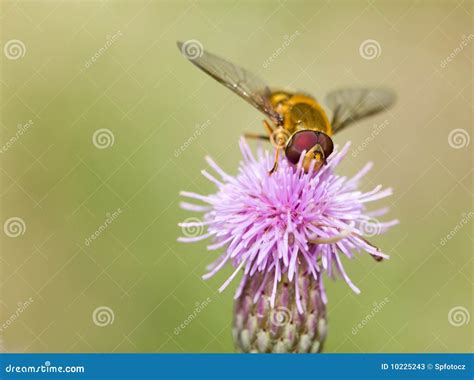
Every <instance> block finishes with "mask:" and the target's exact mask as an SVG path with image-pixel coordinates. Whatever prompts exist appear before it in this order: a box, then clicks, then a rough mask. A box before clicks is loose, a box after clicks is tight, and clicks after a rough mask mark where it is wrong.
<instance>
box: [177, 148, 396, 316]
mask: <svg viewBox="0 0 474 380" xmlns="http://www.w3.org/2000/svg"><path fill="white" fill-rule="evenodd" d="M349 145H350V143H347V144H346V145H345V146H344V147H343V148H342V150H341V151H340V152H336V151H335V152H334V153H333V154H332V155H331V156H330V157H329V158H328V161H327V165H325V166H323V167H322V168H321V170H319V171H318V172H317V173H314V170H313V166H312V167H311V168H310V170H309V172H308V173H305V172H304V171H303V169H302V159H300V162H299V164H298V165H292V164H291V163H289V162H288V161H287V160H286V158H281V159H280V162H279V165H278V170H277V171H276V172H275V173H273V174H272V175H269V174H268V170H269V168H271V167H272V164H273V157H271V155H270V154H269V153H268V152H266V151H263V150H262V149H259V150H258V153H257V155H256V157H255V156H254V155H253V154H252V152H251V150H250V148H249V146H248V144H247V143H246V142H245V140H243V139H242V140H241V142H240V148H241V151H242V154H243V157H244V159H243V161H242V162H241V163H240V167H239V172H238V174H237V175H236V176H231V175H229V174H227V173H225V172H224V171H223V170H222V169H221V168H220V167H219V166H218V165H217V164H216V163H215V162H214V161H213V160H212V159H211V158H209V157H207V158H206V161H207V162H208V164H209V166H210V167H211V168H212V169H213V170H214V172H215V174H214V175H213V174H210V173H209V172H207V171H206V170H203V171H202V174H203V175H204V176H205V177H206V178H207V179H209V180H210V181H211V182H213V183H214V184H215V185H216V186H217V192H216V193H214V194H211V195H200V194H195V193H191V192H182V193H181V195H182V196H184V197H187V198H190V199H191V200H193V201H199V202H200V204H196V203H189V202H182V203H181V207H182V208H183V209H186V210H189V211H195V212H204V218H203V220H202V221H200V220H197V219H195V218H191V219H188V222H184V223H180V224H179V225H180V226H181V227H182V228H183V231H184V232H186V229H191V228H197V227H199V228H200V229H201V230H202V232H204V233H203V234H201V235H199V236H189V235H190V234H186V233H185V235H188V236H187V237H181V238H179V239H178V241H181V242H195V241H200V240H203V239H206V238H211V239H212V244H211V245H209V246H208V247H207V248H208V249H209V250H218V249H221V248H224V249H225V252H224V253H223V254H222V255H221V256H220V257H219V258H218V259H217V260H216V261H215V262H214V263H213V264H211V265H210V266H209V268H208V269H209V272H208V273H207V274H205V275H204V276H203V278H204V279H208V278H210V277H212V276H213V275H215V274H216V273H217V272H218V271H219V270H220V269H221V268H222V267H223V266H224V265H225V264H226V263H231V264H232V265H233V266H234V268H236V269H235V271H234V272H233V274H232V275H231V276H230V277H229V278H228V279H227V280H226V281H225V282H224V284H223V285H222V286H221V287H220V288H219V291H221V292H222V291H223V290H224V289H225V288H226V287H227V285H228V284H229V283H230V282H231V281H232V280H233V279H234V278H235V276H236V275H237V274H238V273H239V272H240V271H241V270H242V269H243V278H242V280H241V283H240V286H239V287H238V289H237V292H236V295H235V298H238V297H239V296H240V295H241V293H242V290H243V289H244V287H245V285H246V283H247V281H248V280H249V279H250V278H252V276H255V275H259V276H260V277H261V278H262V281H261V285H260V286H261V289H264V288H265V287H266V285H267V283H268V282H269V281H271V282H272V286H271V289H272V293H271V296H270V304H271V306H272V307H273V306H274V303H275V297H276V292H277V285H278V283H279V282H280V281H281V280H282V277H283V276H284V277H287V278H288V280H289V281H290V282H291V286H294V287H295V294H296V303H297V309H298V311H299V313H302V312H303V307H302V305H301V302H300V297H299V296H298V294H300V289H299V285H298V281H296V280H295V278H297V277H298V273H301V272H302V271H303V272H304V273H306V274H307V275H308V276H313V277H314V279H315V280H316V281H317V282H318V283H319V286H320V290H321V298H322V300H323V302H324V303H327V297H326V294H325V291H324V286H323V283H322V274H323V273H324V272H325V273H327V275H328V276H329V277H331V278H334V277H335V273H338V274H339V275H340V276H342V278H343V279H344V280H345V281H346V282H347V284H348V285H349V286H350V287H351V288H352V290H353V291H354V292H356V293H359V292H360V291H359V289H358V288H357V287H356V286H355V285H354V284H353V283H352V281H351V280H350V278H349V277H348V275H347V274H346V272H345V270H344V267H343V265H342V260H341V256H346V257H348V258H352V257H353V256H354V252H359V251H366V252H368V253H369V254H370V255H372V256H373V257H374V258H375V259H376V260H382V259H384V258H388V256H387V255H385V254H384V253H382V252H381V251H380V250H379V249H377V248H376V247H375V246H373V245H372V244H370V243H369V242H368V241H367V240H366V239H365V238H364V235H365V236H373V235H375V234H380V233H383V232H385V231H386V230H387V229H388V228H389V227H391V226H393V225H395V224H397V223H398V221H397V220H392V221H389V222H383V223H382V222H379V221H377V220H376V219H374V217H378V216H381V215H383V214H385V213H386V212H387V211H388V209H387V208H385V209H380V210H376V211H373V212H371V213H370V212H367V211H366V207H365V204H366V203H368V202H372V201H377V200H379V199H382V198H385V197H388V196H389V195H391V194H392V190H391V189H390V188H387V189H382V186H381V185H378V186H376V187H375V188H374V189H373V190H371V191H368V192H365V193H364V192H361V191H360V190H358V185H359V181H360V179H361V178H362V177H363V176H364V175H365V174H366V173H367V172H368V171H369V170H370V169H371V167H372V164H371V163H368V164H367V165H365V166H364V167H363V168H362V170H360V171H359V172H358V173H357V174H356V175H355V176H354V177H352V178H350V179H348V178H346V177H343V176H340V175H337V174H335V173H334V171H335V169H336V167H337V165H338V164H339V163H340V162H341V160H342V159H343V158H344V156H345V155H346V154H347V151H348V149H349ZM304 153H305V152H303V154H302V158H303V156H304ZM313 164H314V163H313ZM189 220H192V221H189ZM259 296H260V292H259V291H257V292H255V298H254V302H256V301H257V300H258V298H259Z"/></svg>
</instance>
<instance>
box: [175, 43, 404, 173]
mask: <svg viewBox="0 0 474 380" xmlns="http://www.w3.org/2000/svg"><path fill="white" fill-rule="evenodd" d="M177 44H178V48H179V49H180V51H183V43H181V42H178V43H177ZM200 53H202V54H200V55H199V56H197V57H196V56H193V57H187V58H188V60H189V61H190V62H192V63H193V64H194V65H196V66H197V67H199V68H200V69H201V70H203V71H204V72H205V73H207V74H209V75H210V76H211V77H213V78H214V79H215V80H217V81H218V82H219V83H221V84H223V85H224V86H226V87H227V88H229V89H230V90H231V91H233V92H234V93H236V94H237V95H239V96H240V97H241V98H243V99H244V100H245V101H247V102H248V103H250V104H251V105H252V106H254V107H255V108H256V109H258V110H259V111H260V112H262V113H263V114H264V115H266V116H267V117H268V118H269V119H270V121H271V124H270V123H269V122H268V121H267V120H264V121H263V126H264V128H265V131H266V134H265V135H261V134H254V133H246V134H245V136H246V137H249V138H257V139H264V140H268V141H271V142H272V143H273V144H274V146H275V147H276V149H275V161H274V164H273V167H272V168H271V169H270V170H269V173H270V174H272V173H273V172H274V171H275V170H276V169H277V166H278V157H279V154H280V151H281V150H283V151H284V154H285V156H286V158H287V159H288V161H290V162H291V163H293V164H297V163H298V161H299V160H300V157H301V154H302V153H303V152H306V153H305V156H304V158H303V168H304V170H305V171H308V170H309V167H310V164H311V162H312V161H313V160H315V161H316V163H315V167H314V169H315V171H317V170H319V168H321V166H322V165H324V164H325V163H326V160H327V158H328V157H329V156H330V155H331V153H332V151H333V148H334V144H333V141H332V139H331V136H332V135H333V134H334V133H337V132H339V131H341V130H342V129H344V128H345V127H347V126H348V125H350V124H352V123H354V122H356V121H359V120H361V119H363V118H365V117H367V116H371V115H374V114H376V113H379V112H381V111H384V110H386V109H388V108H389V107H390V106H391V105H392V104H393V103H394V102H395V95H394V93H393V92H392V91H390V90H387V89H378V88H365V87H360V88H348V89H341V90H336V91H332V92H330V93H329V94H328V95H327V96H326V98H325V103H326V104H327V106H328V108H329V109H330V111H331V112H332V118H331V121H329V118H328V116H327V114H326V111H325V110H324V108H323V107H322V105H321V104H320V103H319V102H318V101H317V100H316V99H315V98H314V97H312V96H311V95H308V94H305V93H301V92H288V91H282V90H272V89H270V88H269V87H268V86H267V85H266V84H265V82H264V81H262V80H261V79H260V78H259V77H258V76H256V75H254V74H252V73H251V72H249V71H248V70H245V69H243V68H242V67H239V66H237V65H234V64H232V63H230V62H228V61H227V60H225V59H223V58H220V57H218V56H216V55H214V54H211V53H209V52H206V51H204V50H203V51H201V52H200ZM185 56H186V55H185Z"/></svg>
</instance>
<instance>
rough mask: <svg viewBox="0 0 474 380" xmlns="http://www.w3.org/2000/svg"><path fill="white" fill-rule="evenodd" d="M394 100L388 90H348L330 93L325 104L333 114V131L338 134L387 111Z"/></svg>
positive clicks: (392, 94) (393, 94)
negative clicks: (356, 123) (359, 121)
mask: <svg viewBox="0 0 474 380" xmlns="http://www.w3.org/2000/svg"><path fill="white" fill-rule="evenodd" d="M395 99H396V96H395V93H394V92H393V91H391V90H388V89H370V88H348V89H342V90H336V91H332V92H330V93H329V94H328V95H327V96H326V99H325V102H326V104H327V105H328V107H329V108H330V109H331V110H332V112H333V117H332V121H331V125H332V128H333V131H334V132H338V131H340V130H341V129H343V128H345V127H347V126H348V125H350V124H352V123H354V122H356V121H358V120H360V119H363V118H364V117H367V116H371V115H374V114H376V113H379V112H382V111H385V110H387V109H388V108H390V107H391V106H392V105H393V104H394V103H395Z"/></svg>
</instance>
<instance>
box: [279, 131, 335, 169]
mask: <svg viewBox="0 0 474 380" xmlns="http://www.w3.org/2000/svg"><path fill="white" fill-rule="evenodd" d="M316 144H319V145H320V146H321V148H322V150H323V152H324V158H326V159H327V158H328V157H329V155H330V154H331V153H332V151H333V149H334V145H333V143H332V139H331V138H330V137H329V136H328V135H327V134H325V133H323V132H320V131H312V130H304V131H299V132H296V133H295V134H294V135H293V136H292V137H291V140H290V141H289V142H288V144H287V146H286V148H285V155H286V158H287V159H288V161H290V162H291V163H293V164H297V163H298V161H299V159H300V156H301V153H303V151H306V152H308V151H309V150H310V149H311V148H312V147H314V146H315V145H316Z"/></svg>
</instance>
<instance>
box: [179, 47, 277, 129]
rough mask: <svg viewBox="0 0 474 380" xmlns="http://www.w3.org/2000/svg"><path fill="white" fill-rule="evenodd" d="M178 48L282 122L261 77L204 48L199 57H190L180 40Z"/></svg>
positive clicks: (212, 75) (271, 116)
mask: <svg viewBox="0 0 474 380" xmlns="http://www.w3.org/2000/svg"><path fill="white" fill-rule="evenodd" d="M178 48H179V49H180V51H181V52H182V53H183V55H184V56H185V57H186V58H188V60H189V61H190V62H191V63H193V64H194V65H196V66H197V67H199V68H200V69H201V70H203V71H204V72H205V73H207V74H209V75H210V76H211V77H213V78H214V79H215V80H217V81H218V82H219V83H221V84H223V85H224V86H226V87H227V88H229V89H230V90H232V91H233V92H235V93H236V94H237V95H239V96H240V97H241V98H243V99H244V100H245V101H247V102H248V103H250V104H251V105H252V106H254V107H255V108H257V109H258V110H259V111H261V112H263V113H264V114H265V115H267V116H268V117H269V118H270V119H271V120H273V121H274V122H275V123H277V124H281V123H282V116H281V115H280V114H278V113H277V112H276V111H275V110H274V109H273V107H272V105H271V103H270V100H269V97H270V94H271V93H270V89H269V87H268V86H267V85H266V84H265V82H263V81H262V80H261V79H260V78H259V77H257V76H256V75H254V74H252V73H251V72H249V71H248V70H245V69H243V68H242V67H239V66H236V65H234V64H232V63H230V62H229V61H226V60H225V59H223V58H220V57H218V56H216V55H214V54H212V53H209V52H206V51H204V50H202V51H201V52H200V53H202V54H199V55H198V56H197V57H196V56H195V55H193V57H188V56H187V55H186V54H185V52H184V49H185V45H184V44H183V43H182V42H178Z"/></svg>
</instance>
